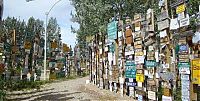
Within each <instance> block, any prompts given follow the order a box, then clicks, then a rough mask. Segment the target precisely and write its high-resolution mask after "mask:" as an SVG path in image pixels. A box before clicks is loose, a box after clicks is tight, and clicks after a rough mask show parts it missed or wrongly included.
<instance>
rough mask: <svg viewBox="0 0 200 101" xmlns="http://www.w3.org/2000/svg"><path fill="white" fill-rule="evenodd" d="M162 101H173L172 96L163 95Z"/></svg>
mask: <svg viewBox="0 0 200 101" xmlns="http://www.w3.org/2000/svg"><path fill="white" fill-rule="evenodd" d="M162 101H172V97H169V96H164V95H163V96H162Z"/></svg>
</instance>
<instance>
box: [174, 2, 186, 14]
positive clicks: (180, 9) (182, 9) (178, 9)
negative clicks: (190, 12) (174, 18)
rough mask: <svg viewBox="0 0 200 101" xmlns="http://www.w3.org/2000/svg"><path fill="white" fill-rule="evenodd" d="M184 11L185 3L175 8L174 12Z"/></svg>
mask: <svg viewBox="0 0 200 101" xmlns="http://www.w3.org/2000/svg"><path fill="white" fill-rule="evenodd" d="M184 11H185V4H181V5H179V6H178V7H177V8H176V14H179V13H181V12H184Z"/></svg>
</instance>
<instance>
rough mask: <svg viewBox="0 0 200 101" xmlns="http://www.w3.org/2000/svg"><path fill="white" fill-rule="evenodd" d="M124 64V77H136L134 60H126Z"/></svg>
mask: <svg viewBox="0 0 200 101" xmlns="http://www.w3.org/2000/svg"><path fill="white" fill-rule="evenodd" d="M125 66H126V72H125V77H126V78H136V66H135V63H134V61H131V60H127V61H126V64H125Z"/></svg>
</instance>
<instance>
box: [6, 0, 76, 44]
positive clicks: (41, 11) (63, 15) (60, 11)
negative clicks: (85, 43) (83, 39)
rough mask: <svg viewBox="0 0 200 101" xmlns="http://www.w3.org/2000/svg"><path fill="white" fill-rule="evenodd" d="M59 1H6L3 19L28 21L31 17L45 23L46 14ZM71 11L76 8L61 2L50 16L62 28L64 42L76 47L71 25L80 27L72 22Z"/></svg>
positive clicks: (67, 2)
mask: <svg viewBox="0 0 200 101" xmlns="http://www.w3.org/2000/svg"><path fill="white" fill-rule="evenodd" d="M57 1H58V0H33V1H30V2H26V0H4V12H3V19H5V18H7V17H8V16H10V17H17V18H20V19H21V20H22V19H24V20H25V21H27V20H28V19H29V18H30V17H32V16H33V17H34V18H35V19H40V20H43V21H45V18H46V16H45V12H48V11H49V9H50V8H51V7H52V6H53V4H55V3H56V2H57ZM71 11H72V12H73V13H74V12H75V10H74V7H73V6H72V5H71V4H70V1H69V0H61V1H60V2H58V3H57V4H56V5H55V6H54V8H53V9H52V10H51V12H50V14H49V18H50V17H55V18H56V19H57V22H58V24H59V26H60V27H61V36H62V42H64V43H67V44H68V45H71V46H72V47H74V46H75V42H76V34H74V33H71V25H72V26H73V27H75V28H76V29H78V28H79V25H78V24H76V23H73V22H71V21H70V18H71V15H70V13H71Z"/></svg>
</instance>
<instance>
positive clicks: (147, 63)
mask: <svg viewBox="0 0 200 101" xmlns="http://www.w3.org/2000/svg"><path fill="white" fill-rule="evenodd" d="M145 66H146V67H155V66H156V61H151V60H149V61H145Z"/></svg>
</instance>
